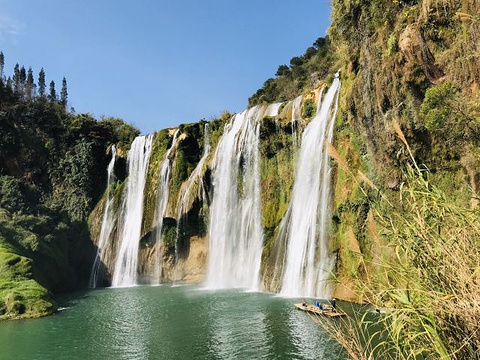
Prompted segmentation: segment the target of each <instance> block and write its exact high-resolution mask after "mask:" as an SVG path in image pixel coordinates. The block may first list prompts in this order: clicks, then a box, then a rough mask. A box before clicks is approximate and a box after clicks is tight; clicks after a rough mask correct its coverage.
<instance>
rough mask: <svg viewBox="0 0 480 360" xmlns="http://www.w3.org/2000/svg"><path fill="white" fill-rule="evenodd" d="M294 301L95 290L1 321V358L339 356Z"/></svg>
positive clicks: (235, 294)
mask: <svg viewBox="0 0 480 360" xmlns="http://www.w3.org/2000/svg"><path fill="white" fill-rule="evenodd" d="M293 302H294V301H293V300H290V299H283V298H280V297H276V296H274V295H270V294H263V293H247V292H243V291H240V290H229V291H206V290H201V289H200V288H198V287H193V286H180V287H172V286H167V285H164V286H158V287H144V286H140V287H134V288H124V289H102V290H95V291H89V292H86V293H83V294H78V295H77V296H76V297H74V298H70V299H64V300H63V303H62V305H63V306H64V307H66V309H65V310H62V311H60V312H59V313H58V314H56V315H53V316H50V317H46V318H42V319H35V320H22V321H8V322H2V323H0V358H1V359H2V360H3V359H39V360H40V359H41V360H43V359H49V360H50V359H69V360H70V359H82V360H86V359H128V360H131V359H325V360H331V359H332V360H333V359H345V358H346V357H345V355H344V354H341V352H340V348H339V345H338V344H337V343H335V342H334V341H333V340H331V339H330V338H329V337H328V335H326V334H325V333H324V332H323V331H322V330H321V328H320V327H319V326H318V325H317V324H315V323H314V322H313V320H312V319H311V318H310V316H309V315H308V314H306V313H304V312H301V311H298V310H296V309H294V307H293Z"/></svg>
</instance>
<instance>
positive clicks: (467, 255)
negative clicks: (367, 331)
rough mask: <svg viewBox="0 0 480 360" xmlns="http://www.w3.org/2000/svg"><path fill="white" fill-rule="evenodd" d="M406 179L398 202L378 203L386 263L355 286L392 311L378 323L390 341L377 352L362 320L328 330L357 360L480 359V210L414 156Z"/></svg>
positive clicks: (375, 231)
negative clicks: (437, 181)
mask: <svg viewBox="0 0 480 360" xmlns="http://www.w3.org/2000/svg"><path fill="white" fill-rule="evenodd" d="M394 128H395V131H396V132H397V135H398V136H399V138H400V139H401V140H402V142H403V143H404V144H405V146H406V147H407V150H408V152H409V153H410V154H411V152H410V149H409V147H408V143H407V141H406V140H405V136H404V135H403V133H402V131H401V129H400V127H399V126H394ZM339 165H340V166H341V167H344V166H346V165H345V163H341V164H339ZM404 172H405V181H404V183H403V184H402V186H401V188H400V191H399V192H398V193H397V194H395V195H393V197H396V196H398V198H397V199H393V198H392V195H390V196H389V197H390V201H389V200H388V199H387V198H388V196H386V195H385V194H382V196H379V197H378V200H376V201H372V204H371V207H372V210H373V212H372V214H373V218H374V223H373V224H369V229H371V231H370V236H371V237H373V238H375V237H380V238H382V239H381V241H378V240H376V239H374V240H375V241H374V242H373V243H374V244H375V245H374V246H375V247H377V248H376V249H373V251H375V252H377V253H378V252H380V253H381V254H382V255H383V256H380V257H377V256H375V257H373V259H374V260H373V261H372V264H371V266H372V267H374V268H375V274H376V278H375V279H372V278H371V276H369V277H368V279H365V278H363V279H362V278H359V279H358V282H357V291H358V292H359V294H360V295H361V296H362V297H363V299H365V301H367V302H369V303H371V304H373V305H375V306H376V307H379V308H385V309H387V313H386V314H385V315H383V316H380V317H379V319H378V324H377V325H380V326H381V327H382V328H383V329H384V330H385V334H386V335H385V336H384V337H383V338H382V340H381V342H380V343H379V344H377V345H376V347H373V346H371V343H370V342H368V341H361V340H362V339H361V336H365V335H362V334H359V333H358V331H357V330H358V328H359V327H360V328H361V327H362V326H363V325H364V324H363V322H364V320H363V318H362V319H360V320H359V321H358V322H359V323H360V324H358V325H356V324H353V323H350V324H348V323H347V324H341V325H339V324H333V323H325V322H322V323H323V325H324V327H325V328H326V330H327V331H328V332H329V333H330V335H332V336H333V337H334V338H336V339H337V340H338V341H339V342H340V344H342V345H343V346H344V348H345V349H346V351H347V352H348V353H349V355H350V357H351V358H352V359H377V358H381V359H480V211H479V210H478V209H471V208H469V207H466V206H462V205H459V204H457V202H456V201H455V199H454V198H451V197H450V196H449V195H448V194H446V193H444V192H443V191H442V190H440V189H439V188H437V187H436V186H435V185H433V184H432V183H431V182H430V181H429V172H428V170H427V169H422V168H421V167H419V166H418V165H417V163H416V162H415V160H414V158H413V156H412V157H411V160H410V162H409V163H408V164H406V165H405V171H404ZM350 173H352V172H350ZM361 180H363V179H362V178H361ZM367 185H368V184H367ZM381 244H387V245H383V246H382V245H381ZM362 324H363V325H362ZM355 329H357V330H355ZM380 348H382V349H383V350H382V352H381V354H382V355H381V357H378V356H379V355H378V353H375V350H378V349H380Z"/></svg>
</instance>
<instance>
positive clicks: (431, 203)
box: [329, 0, 480, 359]
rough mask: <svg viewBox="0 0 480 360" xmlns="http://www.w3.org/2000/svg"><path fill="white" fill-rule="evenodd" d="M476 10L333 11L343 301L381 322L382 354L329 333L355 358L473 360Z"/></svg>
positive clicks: (360, 4) (466, 4) (358, 1)
mask: <svg viewBox="0 0 480 360" xmlns="http://www.w3.org/2000/svg"><path fill="white" fill-rule="evenodd" d="M479 11H480V4H479V3H478V1H448V0H443V1H427V0H425V1H373V2H371V1H362V0H353V1H334V2H333V10H332V26H331V28H330V31H329V35H330V39H331V41H332V44H334V45H335V52H336V61H337V62H338V63H339V66H340V67H342V68H343V89H342V96H341V102H340V108H341V111H340V112H339V117H338V120H337V131H336V144H335V148H333V147H332V148H331V155H332V156H333V157H334V158H335V160H336V163H337V165H338V167H337V176H336V183H337V185H336V188H335V209H336V210H335V213H334V218H333V220H334V223H335V228H334V234H333V235H334V237H335V247H336V251H337V252H338V258H339V262H338V264H337V274H336V276H337V280H338V281H339V286H337V295H339V296H342V297H351V298H352V299H358V300H363V301H367V302H370V303H373V304H375V305H376V306H378V307H380V308H386V309H387V315H385V316H381V317H379V321H378V322H379V324H380V325H381V326H382V328H383V329H384V332H383V334H382V336H383V339H384V340H383V341H382V342H381V343H380V345H379V346H378V347H377V348H376V349H375V350H374V349H373V346H369V345H372V344H368V341H367V343H365V341H352V339H349V338H348V335H347V337H346V336H345V334H354V333H355V332H354V331H351V329H350V330H347V333H345V332H338V331H332V333H333V334H334V335H335V336H336V337H338V338H339V340H340V342H341V343H342V344H343V345H345V347H346V348H347V349H348V350H349V353H350V355H351V357H352V358H356V359H367V358H371V357H372V356H373V357H374V358H377V357H381V358H395V359H414V358H426V359H437V358H442V359H475V358H478V353H479V348H480V341H479V338H478V326H479V324H478V318H479V317H480V312H479V311H480V309H479V308H478V306H477V302H478V298H480V288H479V284H480V277H479V265H478V258H479V254H478V245H479V241H480V239H479V237H478V222H479V219H480V214H479V212H478V206H477V204H478V191H479V184H480V183H479V180H480V176H479V174H480V172H479V168H480V167H479V165H480V163H479V156H478V154H479V153H480V148H479V145H480V144H479V142H478V139H479V136H478V135H479V134H478V129H479V124H480V123H479V121H480V112H479V91H478V84H479V81H480V76H479V74H480V67H479V64H480V62H479V61H478V60H479V54H480V51H479V50H480V49H479V41H478V39H477V35H478V33H479V27H480V22H479V19H478V17H477V14H478V13H479ZM399 139H400V140H399ZM417 164H418V165H417ZM363 325H365V324H363ZM363 325H362V326H363ZM330 330H331V329H330ZM379 351H384V352H383V353H382V354H379Z"/></svg>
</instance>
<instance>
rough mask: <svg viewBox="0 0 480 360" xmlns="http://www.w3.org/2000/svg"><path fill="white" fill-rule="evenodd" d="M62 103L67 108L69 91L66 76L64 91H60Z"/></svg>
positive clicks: (63, 83) (63, 84) (63, 81)
mask: <svg viewBox="0 0 480 360" xmlns="http://www.w3.org/2000/svg"><path fill="white" fill-rule="evenodd" d="M60 102H61V103H62V105H63V106H65V107H66V106H67V103H68V91H67V79H65V76H64V77H63V79H62V91H60Z"/></svg>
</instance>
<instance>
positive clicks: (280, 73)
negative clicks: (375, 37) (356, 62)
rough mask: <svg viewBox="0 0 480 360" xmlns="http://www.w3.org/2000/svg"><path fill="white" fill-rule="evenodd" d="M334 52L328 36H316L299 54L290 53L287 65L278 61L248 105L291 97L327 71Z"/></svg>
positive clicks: (318, 79) (322, 77)
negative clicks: (291, 56) (310, 44)
mask: <svg viewBox="0 0 480 360" xmlns="http://www.w3.org/2000/svg"><path fill="white" fill-rule="evenodd" d="M333 62H334V52H333V49H332V46H331V44H330V41H329V39H328V38H318V39H317V40H316V41H315V43H314V44H313V46H311V47H309V48H308V49H307V50H306V51H305V53H304V54H303V55H302V56H298V57H293V58H292V59H291V60H290V66H287V65H280V66H279V68H278V70H277V73H276V77H275V78H271V79H268V80H267V81H265V83H264V84H263V87H262V88H261V89H259V90H257V92H256V93H255V94H254V95H253V96H251V97H250V98H249V99H248V103H249V106H253V105H259V104H269V103H274V102H279V101H286V100H291V99H293V98H295V97H296V96H298V94H299V93H301V92H303V91H304V90H306V89H312V88H313V87H314V86H316V85H317V82H318V81H320V80H322V79H324V78H325V77H326V76H327V74H329V73H331V72H332V71H333V70H332V66H333Z"/></svg>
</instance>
